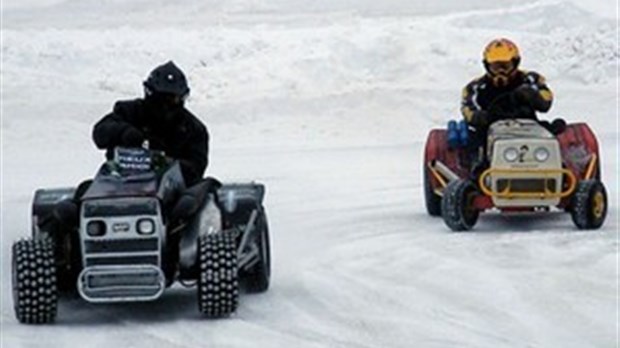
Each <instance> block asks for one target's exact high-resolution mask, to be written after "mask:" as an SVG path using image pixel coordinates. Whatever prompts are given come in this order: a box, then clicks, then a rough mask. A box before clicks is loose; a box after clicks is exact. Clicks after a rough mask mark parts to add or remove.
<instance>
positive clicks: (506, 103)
mask: <svg viewBox="0 0 620 348" xmlns="http://www.w3.org/2000/svg"><path fill="white" fill-rule="evenodd" d="M526 108H527V109H526ZM529 109H530V108H529V107H526V106H525V105H523V102H521V101H519V100H518V99H517V95H516V93H515V92H514V91H510V92H505V93H502V94H500V95H499V96H497V97H496V98H495V99H493V100H492V101H491V102H490V103H489V106H488V107H487V110H488V112H489V114H491V115H492V116H493V118H494V119H495V120H502V119H511V118H520V117H522V116H523V114H529V113H531V112H530V110H529Z"/></svg>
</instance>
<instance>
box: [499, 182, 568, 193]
mask: <svg viewBox="0 0 620 348" xmlns="http://www.w3.org/2000/svg"><path fill="white" fill-rule="evenodd" d="M509 187H510V190H509V192H511V193H545V192H550V193H555V192H556V180H555V179H498V180H497V192H500V193H501V192H504V191H505V190H506V189H507V188H509Z"/></svg>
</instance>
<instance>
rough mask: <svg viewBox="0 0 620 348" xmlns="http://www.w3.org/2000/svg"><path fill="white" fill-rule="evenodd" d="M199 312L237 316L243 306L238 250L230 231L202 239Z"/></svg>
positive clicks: (209, 315)
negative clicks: (237, 311)
mask: <svg viewBox="0 0 620 348" xmlns="http://www.w3.org/2000/svg"><path fill="white" fill-rule="evenodd" d="M198 242H199V248H200V250H199V263H198V267H199V275H198V309H199V310H200V312H201V313H203V314H204V315H206V316H207V317H210V318H220V317H224V316H227V315H229V314H231V313H233V312H234V311H235V310H236V309H237V306H238V304H239V281H238V267H237V248H236V243H235V240H234V237H233V235H232V234H230V233H227V232H222V233H217V234H209V235H205V236H201V237H200V238H199V239H198Z"/></svg>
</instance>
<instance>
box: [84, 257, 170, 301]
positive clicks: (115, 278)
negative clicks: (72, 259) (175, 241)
mask: <svg viewBox="0 0 620 348" xmlns="http://www.w3.org/2000/svg"><path fill="white" fill-rule="evenodd" d="M77 286H78V291H79V293H80V296H82V298H83V299H85V300H86V301H88V302H94V303H110V302H137V301H152V300H155V299H157V298H159V296H161V294H162V293H163V291H164V289H165V287H166V278H165V276H164V273H163V272H162V270H161V269H160V268H158V267H156V266H152V265H132V266H92V267H86V268H84V270H82V272H81V273H80V276H79V277H78V284H77Z"/></svg>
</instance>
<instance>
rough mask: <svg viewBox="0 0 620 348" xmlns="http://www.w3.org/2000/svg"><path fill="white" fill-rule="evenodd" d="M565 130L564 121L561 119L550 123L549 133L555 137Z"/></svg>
mask: <svg viewBox="0 0 620 348" xmlns="http://www.w3.org/2000/svg"><path fill="white" fill-rule="evenodd" d="M565 130H566V121H564V119H563V118H556V119H555V120H553V122H551V132H552V133H553V134H555V135H558V134H561V133H564V131H565Z"/></svg>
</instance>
